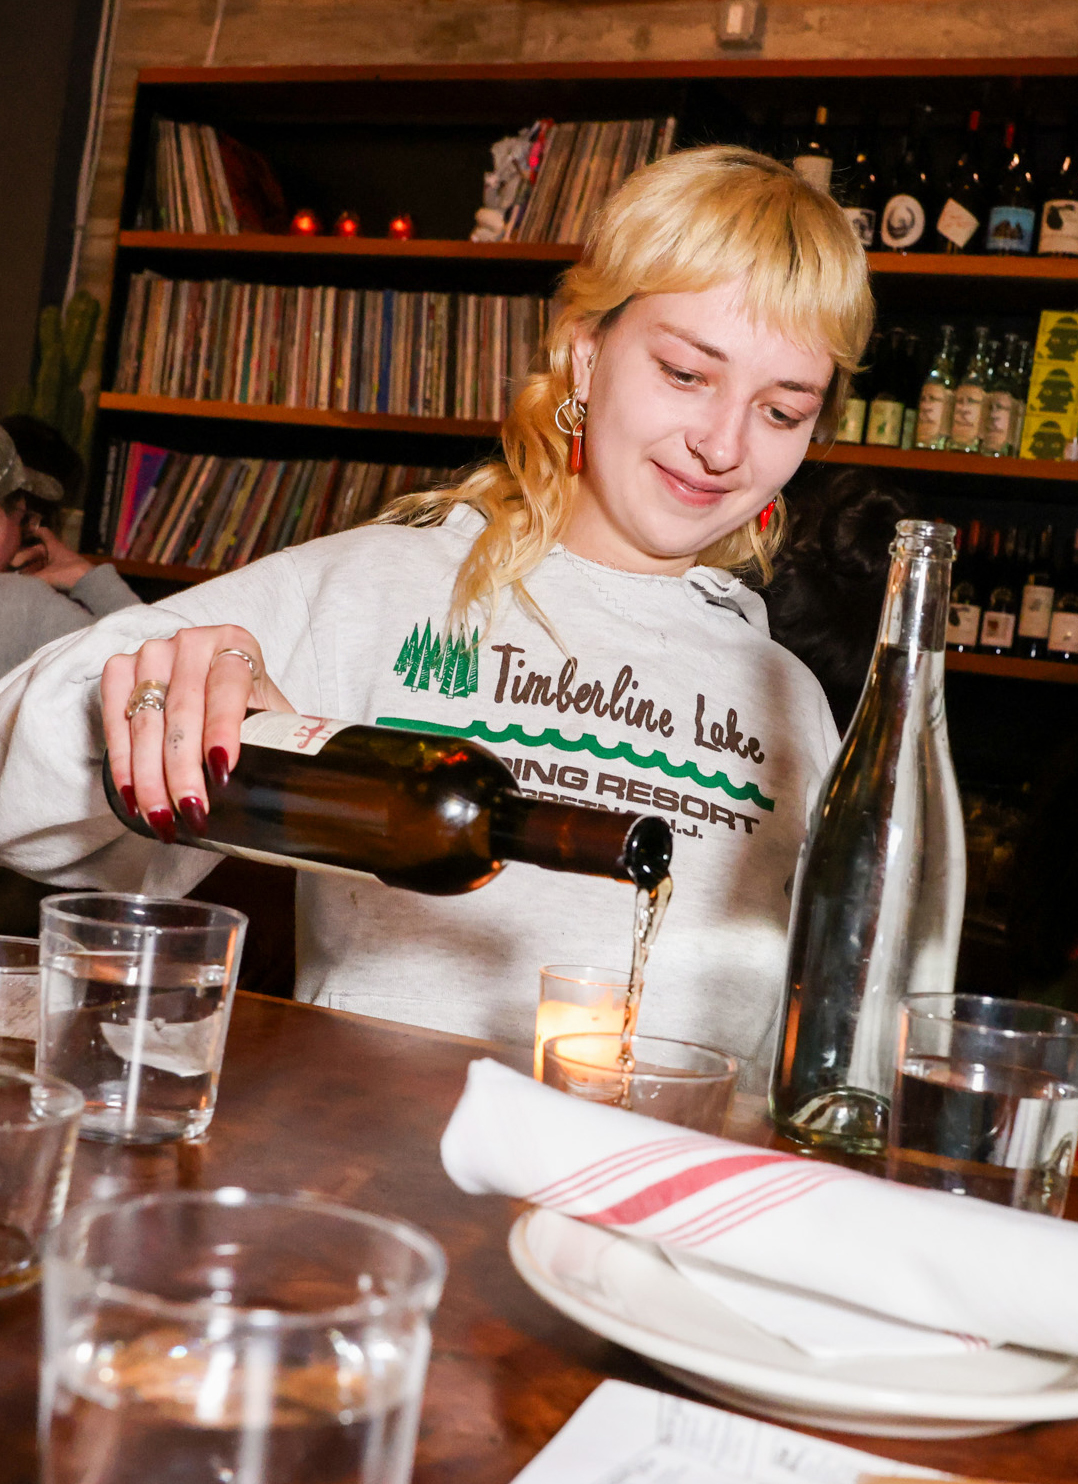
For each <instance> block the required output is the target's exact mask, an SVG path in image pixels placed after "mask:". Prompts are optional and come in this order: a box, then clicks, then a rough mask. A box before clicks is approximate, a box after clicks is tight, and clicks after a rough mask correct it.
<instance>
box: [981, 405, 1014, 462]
mask: <svg viewBox="0 0 1078 1484" xmlns="http://www.w3.org/2000/svg"><path fill="white" fill-rule="evenodd" d="M1013 422H1014V398H1013V397H1012V396H1011V394H1010V392H989V393H988V396H987V397H986V398H985V405H984V434H983V436H982V438H981V449H982V451H983V452H984V453H1009V452H1011V425H1012V423H1013Z"/></svg>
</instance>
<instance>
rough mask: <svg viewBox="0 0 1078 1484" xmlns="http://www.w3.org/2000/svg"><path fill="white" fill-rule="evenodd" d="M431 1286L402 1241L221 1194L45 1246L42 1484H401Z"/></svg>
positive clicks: (88, 1221)
mask: <svg viewBox="0 0 1078 1484" xmlns="http://www.w3.org/2000/svg"><path fill="white" fill-rule="evenodd" d="M444 1276H445V1259H444V1257H443V1254H442V1251H441V1248H440V1247H439V1246H438V1245H437V1243H436V1242H434V1241H433V1240H432V1239H431V1238H430V1237H428V1236H426V1235H425V1233H423V1232H421V1231H419V1230H417V1229H416V1228H415V1227H412V1226H408V1225H406V1224H405V1223H403V1222H396V1221H386V1220H383V1219H382V1218H380V1217H378V1216H370V1215H367V1214H365V1213H364V1212H361V1211H354V1210H349V1209H348V1208H346V1207H343V1206H336V1205H331V1204H329V1203H328V1202H324V1201H321V1200H319V1199H316V1198H315V1197H313V1196H304V1195H259V1194H251V1193H249V1192H247V1191H244V1190H240V1189H237V1188H234V1187H228V1188H225V1189H222V1190H216V1191H170V1192H168V1193H164V1194H160V1193H159V1194H155V1195H147V1196H141V1197H138V1198H135V1199H129V1200H120V1201H103V1202H96V1203H90V1204H88V1205H84V1206H78V1207H76V1209H75V1210H74V1211H72V1212H71V1213H70V1214H69V1216H68V1217H67V1220H66V1221H65V1222H64V1223H63V1224H62V1225H61V1226H60V1228H59V1229H58V1230H57V1231H56V1232H55V1233H54V1234H53V1236H52V1237H51V1238H50V1240H49V1243H48V1244H47V1248H46V1256H45V1276H44V1294H45V1303H44V1313H45V1350H44V1363H43V1369H42V1388H41V1440H42V1454H43V1457H44V1463H45V1468H44V1478H45V1481H46V1484H86V1481H87V1480H89V1479H92V1480H93V1481H94V1484H147V1481H149V1480H157V1481H165V1480H176V1481H183V1484H223V1481H234V1484H406V1481H407V1479H408V1477H409V1475H410V1473H411V1465H412V1454H413V1452H414V1449H415V1437H416V1427H417V1423H418V1418H419V1408H420V1401H421V1398H422V1392H423V1381H424V1377H425V1375H426V1369H427V1359H428V1356H429V1353H430V1316H431V1314H432V1313H433V1311H434V1309H435V1307H436V1306H437V1303H438V1299H439V1297H440V1295H441V1290H442V1283H443V1280H444Z"/></svg>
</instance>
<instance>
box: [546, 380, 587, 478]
mask: <svg viewBox="0 0 1078 1484" xmlns="http://www.w3.org/2000/svg"><path fill="white" fill-rule="evenodd" d="M587 415H588V408H587V404H586V403H585V402H581V400H580V399H579V397H578V396H577V394H576V388H575V387H574V388H573V392H572V395H571V396H569V397H566V399H565V401H564V402H562V403H561V405H560V406H559V408H558V410H557V412H556V413H555V414H554V421H555V423H556V424H557V425H558V428H559V430H560V431H561V432H563V433H565V434H566V436H567V437H568V439H569V473H570V474H579V473H580V471H581V469H583V467H584V421H585V419H586V417H587Z"/></svg>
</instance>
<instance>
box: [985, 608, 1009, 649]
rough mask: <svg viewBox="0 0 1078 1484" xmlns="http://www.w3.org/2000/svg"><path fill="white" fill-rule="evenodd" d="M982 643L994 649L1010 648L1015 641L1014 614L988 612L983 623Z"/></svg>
mask: <svg viewBox="0 0 1078 1484" xmlns="http://www.w3.org/2000/svg"><path fill="white" fill-rule="evenodd" d="M981 643H982V644H985V645H990V646H991V647H992V648H993V649H1010V647H1011V645H1012V644H1013V643H1014V614H1013V613H997V612H996V611H995V610H994V609H993V610H992V611H991V612H989V613H986V614H985V616H984V622H983V623H982V625H981Z"/></svg>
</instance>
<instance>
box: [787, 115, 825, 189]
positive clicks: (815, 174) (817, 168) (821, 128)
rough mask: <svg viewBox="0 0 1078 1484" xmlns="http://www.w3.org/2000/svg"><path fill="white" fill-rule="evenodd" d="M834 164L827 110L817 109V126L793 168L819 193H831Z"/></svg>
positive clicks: (796, 156)
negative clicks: (829, 138)
mask: <svg viewBox="0 0 1078 1484" xmlns="http://www.w3.org/2000/svg"><path fill="white" fill-rule="evenodd" d="M834 164H835V161H834V157H833V155H832V153H831V146H830V143H829V140H828V128H827V109H826V108H817V110H816V120H815V125H814V127H813V129H812V132H811V133H810V134H809V138H808V142H807V143H806V144H805V146H804V148H803V149H802V150H801V151H800V153H799V154H796V155H795V156H794V159H793V167H794V169H795V170H796V171H797V173H798V175H800V176H801V177H802V178H803V179H805V180H807V181H808V183H809V185H813V186H815V187H816V189H817V190H818V191H829V190H830V189H831V171H832V170H833V169H834Z"/></svg>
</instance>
